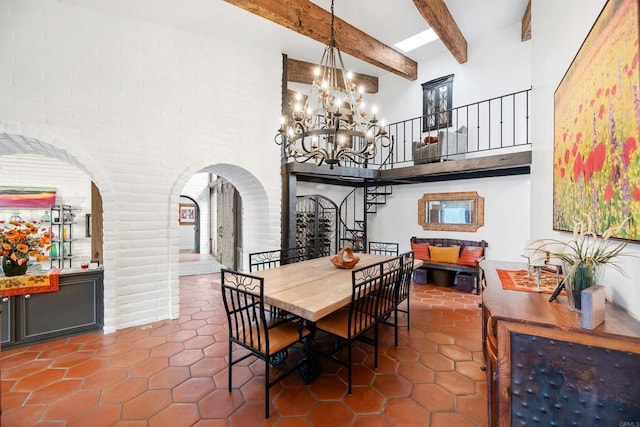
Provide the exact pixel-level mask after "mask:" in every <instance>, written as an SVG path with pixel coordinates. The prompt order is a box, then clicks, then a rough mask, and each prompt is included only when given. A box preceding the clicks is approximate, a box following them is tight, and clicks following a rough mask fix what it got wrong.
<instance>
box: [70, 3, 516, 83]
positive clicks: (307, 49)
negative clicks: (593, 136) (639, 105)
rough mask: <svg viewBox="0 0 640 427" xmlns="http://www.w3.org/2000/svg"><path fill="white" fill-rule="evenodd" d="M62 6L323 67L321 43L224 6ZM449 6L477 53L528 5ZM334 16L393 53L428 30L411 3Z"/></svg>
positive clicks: (430, 51) (361, 67) (419, 54)
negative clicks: (477, 44)
mask: <svg viewBox="0 0 640 427" xmlns="http://www.w3.org/2000/svg"><path fill="white" fill-rule="evenodd" d="M63 1H65V2H67V3H73V4H76V5H79V6H84V7H89V8H95V9H100V10H103V11H107V12H110V13H113V14H117V15H123V16H128V17H132V18H137V19H141V20H144V21H149V22H154V23H157V24H161V25H167V26H171V27H175V28H179V29H183V30H187V31H195V32H200V33H205V34H211V35H216V36H220V37H224V38H227V39H229V38H234V39H236V40H238V41H240V42H242V43H248V44H255V45H258V46H260V45H266V44H268V45H270V46H274V45H278V46H279V47H280V50H281V52H282V53H286V54H287V55H288V56H289V57H290V58H293V59H299V60H304V61H309V62H318V61H319V60H320V56H321V55H322V46H321V45H320V43H318V42H316V41H314V40H312V39H310V38H308V37H305V36H302V35H299V34H297V33H295V32H293V31H291V30H288V29H286V28H284V27H280V26H278V25H276V24H274V23H272V22H270V21H268V20H266V19H263V18H260V17H257V16H255V15H253V14H251V13H250V12H247V11H245V10H243V9H240V8H238V7H236V6H233V5H230V4H228V3H226V2H224V1H223V0H63ZM274 1H280V0H274ZM314 3H316V4H317V5H318V6H320V7H322V8H324V9H327V10H329V9H330V7H331V0H314ZM445 3H446V4H447V7H448V8H449V11H450V12H451V15H452V16H453V18H454V20H455V21H456V22H457V23H458V27H460V30H461V31H462V34H463V35H464V36H465V38H466V39H467V43H468V44H469V49H472V48H473V41H474V40H478V39H479V38H482V37H483V35H485V34H487V33H489V32H491V31H493V30H495V29H498V28H503V27H505V26H510V25H513V24H515V23H519V22H520V21H521V20H522V15H523V14H524V11H525V8H526V5H527V0H482V1H478V0H445ZM334 10H335V14H336V16H338V17H340V18H341V19H343V20H345V21H347V22H349V23H350V24H351V25H353V26H354V27H356V28H358V29H360V30H362V31H364V32H365V33H368V34H369V35H371V36H373V37H375V38H377V39H378V40H380V41H381V42H383V43H385V44H387V45H389V46H391V47H393V45H394V44H395V43H397V42H399V41H401V40H403V39H405V38H407V37H410V36H412V35H414V34H416V33H419V32H421V31H424V30H426V29H428V28H429V26H428V25H427V23H426V22H425V20H424V19H423V18H422V15H420V13H419V12H418V10H417V9H416V7H415V5H414V3H413V1H412V0H335V6H334ZM443 51H446V48H445V47H444V44H443V43H442V42H440V41H436V42H433V43H431V44H429V45H427V46H425V47H422V48H419V49H416V50H414V51H411V52H409V53H407V54H406V56H408V57H410V58H412V59H414V60H416V61H418V62H421V61H423V60H425V59H428V58H429V57H431V56H434V55H437V54H440V53H441V52H443ZM346 58H348V59H346ZM345 62H346V63H347V66H348V68H350V69H352V70H353V71H356V72H359V73H366V74H370V75H374V76H381V75H383V74H386V73H387V71H385V70H382V69H379V68H376V67H374V66H373V65H370V64H367V63H365V62H362V61H358V60H356V59H354V58H352V57H350V56H347V55H345Z"/></svg>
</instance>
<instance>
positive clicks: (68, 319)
mask: <svg viewBox="0 0 640 427" xmlns="http://www.w3.org/2000/svg"><path fill="white" fill-rule="evenodd" d="M103 292H104V289H103V271H102V269H98V270H86V271H82V270H80V271H78V272H64V270H63V272H62V273H61V274H60V290H59V291H58V292H48V293H42V294H32V295H20V296H14V297H9V298H3V300H2V314H1V316H2V318H1V322H0V333H1V336H2V340H1V344H2V348H3V349H7V348H11V347H15V346H19V345H25V344H31V343H35V342H40V341H47V340H50V339H54V338H59V337H64V336H68V335H73V334H76V333H80V332H86V331H93V330H100V329H102V326H103V317H104V309H103V300H104V298H103Z"/></svg>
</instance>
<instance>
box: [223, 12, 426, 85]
mask: <svg viewBox="0 0 640 427" xmlns="http://www.w3.org/2000/svg"><path fill="white" fill-rule="evenodd" d="M225 1H226V2H227V3H229V4H232V5H234V6H237V7H239V8H241V9H244V10H246V11H249V12H251V13H253V14H255V15H258V16H260V17H262V18H266V19H268V20H269V21H271V22H274V23H276V24H278V25H281V26H283V27H286V28H288V29H290V30H293V31H295V32H297V33H299V34H302V35H305V36H307V37H310V38H312V39H314V40H316V41H318V42H320V43H323V44H328V43H329V40H330V38H331V13H329V12H327V11H326V10H324V9H322V8H321V7H319V6H317V5H316V4H314V3H312V2H310V1H309V0H279V1H273V0H225ZM334 26H335V38H336V43H337V45H338V47H339V48H340V51H342V52H344V53H347V54H349V55H351V56H353V57H354V58H358V59H360V60H362V61H365V62H368V63H369V64H373V65H375V66H376V67H380V68H382V69H384V70H387V71H389V72H392V73H394V74H397V75H399V76H401V77H404V78H405V79H408V80H416V79H417V78H418V64H417V63H416V62H415V61H414V60H412V59H411V58H408V57H406V56H404V55H403V54H401V53H400V52H398V51H397V50H395V49H393V48H391V47H389V46H387V45H386V44H384V43H382V42H380V41H378V40H376V39H375V38H373V37H371V36H370V35H368V34H366V33H364V32H363V31H360V30H359V29H357V28H355V27H354V26H352V25H350V24H348V23H346V22H345V21H343V20H342V19H340V18H338V17H337V16H336V17H335V22H334Z"/></svg>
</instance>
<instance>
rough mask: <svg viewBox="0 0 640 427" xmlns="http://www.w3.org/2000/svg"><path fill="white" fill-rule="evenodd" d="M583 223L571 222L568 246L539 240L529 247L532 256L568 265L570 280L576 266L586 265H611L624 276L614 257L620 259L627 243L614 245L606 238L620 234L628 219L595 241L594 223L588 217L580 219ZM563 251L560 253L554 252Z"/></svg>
mask: <svg viewBox="0 0 640 427" xmlns="http://www.w3.org/2000/svg"><path fill="white" fill-rule="evenodd" d="M583 217H584V219H580V218H579V219H577V220H576V221H574V228H573V237H574V238H573V239H572V240H569V241H568V242H564V241H562V240H557V239H540V240H535V241H534V242H532V243H531V246H532V249H533V250H534V252H541V251H542V252H544V253H546V257H547V259H549V258H557V259H559V260H561V261H562V262H563V263H565V264H567V265H569V266H570V267H571V268H570V270H569V271H565V272H564V274H565V275H569V276H571V275H572V273H573V271H574V270H575V269H576V266H577V265H579V264H581V263H582V264H586V265H587V266H589V267H596V266H599V265H605V264H606V265H610V266H611V267H613V268H615V269H616V270H617V271H619V272H620V273H622V274H623V275H625V272H624V271H623V270H622V269H621V268H620V266H619V265H618V264H617V262H616V261H617V259H616V258H617V257H619V256H621V255H623V254H622V251H623V250H624V248H625V247H626V246H627V242H624V241H623V242H620V241H617V242H613V241H611V240H609V238H610V237H611V236H613V235H616V234H618V233H620V231H621V230H622V229H623V228H624V227H625V226H626V225H627V223H628V222H629V217H627V218H625V219H624V220H623V221H622V222H621V223H620V224H619V225H617V226H612V227H609V228H608V229H607V230H605V232H604V233H603V235H602V238H598V236H597V234H596V233H595V231H594V230H595V228H594V221H593V220H592V219H591V217H590V216H589V215H586V214H585V215H583ZM557 249H562V250H560V251H559V250H557Z"/></svg>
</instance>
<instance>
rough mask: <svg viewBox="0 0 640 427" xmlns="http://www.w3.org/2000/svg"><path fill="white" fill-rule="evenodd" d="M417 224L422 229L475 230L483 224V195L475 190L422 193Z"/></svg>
mask: <svg viewBox="0 0 640 427" xmlns="http://www.w3.org/2000/svg"><path fill="white" fill-rule="evenodd" d="M418 224H420V225H421V226H422V228H423V229H424V230H440V231H476V230H478V228H480V227H482V226H483V225H484V197H480V196H479V195H478V193H477V192H475V191H469V192H461V193H427V194H424V195H423V196H422V198H421V199H420V200H418Z"/></svg>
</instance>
